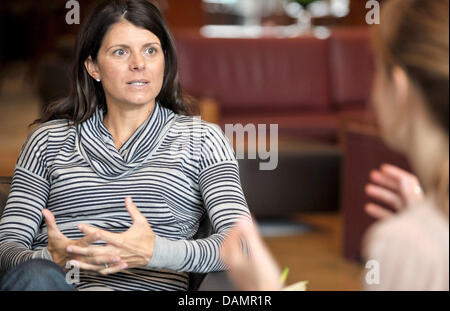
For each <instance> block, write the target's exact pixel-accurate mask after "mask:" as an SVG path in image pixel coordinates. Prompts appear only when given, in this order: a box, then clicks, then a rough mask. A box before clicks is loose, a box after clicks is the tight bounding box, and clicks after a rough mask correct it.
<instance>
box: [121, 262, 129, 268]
mask: <svg viewBox="0 0 450 311" xmlns="http://www.w3.org/2000/svg"><path fill="white" fill-rule="evenodd" d="M127 267H128V265H127V264H126V263H124V264H122V265H121V266H120V269H126V268H127Z"/></svg>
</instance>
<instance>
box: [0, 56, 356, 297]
mask: <svg viewBox="0 0 450 311" xmlns="http://www.w3.org/2000/svg"><path fill="white" fill-rule="evenodd" d="M21 69H23V67H21V65H20V64H18V65H17V66H10V67H9V68H8V69H7V70H6V71H4V72H3V73H2V76H4V77H6V79H3V81H1V82H0V142H1V143H0V176H10V175H12V174H13V171H14V165H15V161H16V159H17V156H18V154H19V152H20V149H21V146H22V144H23V143H24V142H25V140H26V138H27V136H28V134H29V132H30V129H29V128H28V125H29V124H30V123H32V122H33V121H34V119H36V118H37V116H38V113H39V100H38V98H37V96H36V94H35V93H34V91H33V87H32V82H31V81H29V80H30V79H26V78H25V77H26V75H24V74H23V72H24V71H23V70H21ZM294 219H295V220H296V221H300V222H302V223H306V224H308V225H309V226H310V227H311V228H312V230H310V231H307V232H305V233H302V234H296V235H291V236H283V237H270V238H269V237H266V238H265V239H264V240H265V242H266V243H267V245H268V247H269V249H270V250H271V251H272V253H273V255H274V257H275V259H276V260H277V261H278V263H279V264H280V267H281V268H284V267H288V268H289V270H290V272H289V275H288V278H287V282H286V284H287V285H290V284H293V283H296V282H298V281H304V280H307V281H308V282H309V283H308V290H331V291H346V290H359V289H360V288H361V285H360V284H361V283H360V281H361V275H362V273H363V272H364V268H363V266H362V265H361V264H359V263H356V262H353V261H349V260H346V259H345V258H344V257H343V255H342V253H343V252H342V222H341V216H340V214H339V212H320V213H319V212H317V213H298V214H296V215H294Z"/></svg>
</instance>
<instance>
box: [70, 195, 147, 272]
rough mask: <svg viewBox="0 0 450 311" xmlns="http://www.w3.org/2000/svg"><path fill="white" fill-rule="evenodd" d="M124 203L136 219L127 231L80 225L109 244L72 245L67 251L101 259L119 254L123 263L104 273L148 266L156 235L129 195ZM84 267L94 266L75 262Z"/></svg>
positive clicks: (106, 269)
mask: <svg viewBox="0 0 450 311" xmlns="http://www.w3.org/2000/svg"><path fill="white" fill-rule="evenodd" d="M125 206H126V209H127V211H128V213H129V214H130V216H131V219H132V220H133V225H132V226H131V227H130V228H129V229H128V230H127V231H125V232H122V233H111V232H108V231H106V230H102V229H99V228H95V227H92V226H88V225H86V224H80V225H79V226H78V228H79V229H80V230H81V231H82V232H84V233H86V234H88V235H95V234H97V235H98V237H99V239H100V240H102V241H105V242H107V243H108V245H106V246H82V245H71V246H69V247H68V249H67V251H68V252H69V253H70V254H73V255H77V256H85V257H87V258H91V259H92V260H93V261H94V262H98V258H109V257H114V256H116V257H120V259H121V261H120V263H118V264H116V265H113V266H111V267H109V266H108V265H104V267H103V268H102V269H100V270H97V271H99V272H100V273H101V274H111V273H116V272H119V271H121V270H123V269H126V268H136V267H145V266H146V265H147V264H148V263H149V262H150V259H151V258H152V255H153V248H154V244H155V238H156V235H155V233H154V232H153V230H152V228H151V227H150V225H149V224H148V222H147V219H146V218H145V217H144V216H143V215H142V214H141V213H140V212H139V209H138V208H137V207H136V205H134V203H133V201H132V200H131V198H130V197H127V198H126V199H125ZM73 263H75V264H77V265H78V266H79V267H80V268H81V269H91V268H93V267H92V264H91V263H90V262H76V261H75V262H73Z"/></svg>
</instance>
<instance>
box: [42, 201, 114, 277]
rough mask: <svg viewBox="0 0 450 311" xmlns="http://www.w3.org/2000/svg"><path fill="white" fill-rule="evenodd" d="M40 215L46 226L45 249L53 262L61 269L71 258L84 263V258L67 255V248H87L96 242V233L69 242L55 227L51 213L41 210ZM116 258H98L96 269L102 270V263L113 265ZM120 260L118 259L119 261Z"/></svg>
mask: <svg viewBox="0 0 450 311" xmlns="http://www.w3.org/2000/svg"><path fill="white" fill-rule="evenodd" d="M42 214H43V215H44V219H45V224H46V225H47V237H48V245H47V249H48V251H49V252H50V254H51V256H52V259H53V261H54V262H55V263H56V264H57V265H59V266H60V267H62V268H63V269H64V268H65V266H66V262H67V261H68V260H69V259H71V258H73V259H77V260H78V261H84V260H85V258H84V256H76V257H73V256H70V254H69V253H67V251H66V250H67V247H69V246H80V247H87V246H89V245H91V244H92V243H94V242H95V241H98V240H99V238H100V236H99V235H97V234H96V233H92V234H88V235H87V236H85V237H83V238H82V239H79V240H71V239H69V238H68V237H66V236H65V235H64V234H62V233H61V231H60V230H59V229H58V226H57V225H56V221H55V217H54V216H53V214H52V212H50V211H49V210H48V209H44V210H42ZM116 257H117V256H115V257H111V256H105V257H102V258H98V260H99V262H98V264H100V266H98V268H102V267H103V265H104V263H108V264H109V263H114V262H117V260H118V259H117V258H116ZM119 260H120V259H119Z"/></svg>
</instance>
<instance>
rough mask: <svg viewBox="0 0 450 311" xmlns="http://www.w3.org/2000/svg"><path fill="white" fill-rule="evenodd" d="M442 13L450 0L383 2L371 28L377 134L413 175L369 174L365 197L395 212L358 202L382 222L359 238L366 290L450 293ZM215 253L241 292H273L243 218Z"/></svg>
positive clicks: (263, 252) (271, 275)
mask: <svg viewBox="0 0 450 311" xmlns="http://www.w3.org/2000/svg"><path fill="white" fill-rule="evenodd" d="M448 10H449V1H448V0H433V1H419V0H391V1H389V2H387V3H386V4H385V6H384V7H383V14H382V19H381V24H380V25H379V26H377V27H376V28H375V32H374V46H375V54H376V62H377V74H376V79H375V85H374V93H373V99H374V106H375V109H376V112H377V116H378V120H379V123H380V127H381V131H382V135H383V137H384V139H385V142H386V143H387V144H388V145H389V146H390V147H392V148H393V149H394V150H397V151H400V152H402V153H403V154H405V155H406V156H407V157H408V159H409V162H410V163H411V164H412V167H413V170H414V172H415V173H416V174H417V177H418V178H416V177H415V176H412V175H410V174H408V173H406V172H404V171H399V170H398V168H396V167H393V166H389V165H388V166H386V165H384V166H382V168H381V169H380V170H378V171H374V172H372V174H371V176H370V178H371V181H372V182H376V183H377V184H378V185H377V186H375V185H374V184H369V185H367V187H366V192H367V194H369V195H370V196H372V197H373V198H376V199H381V200H382V201H384V202H385V203H388V204H389V205H390V206H391V207H393V208H394V209H396V210H397V211H398V212H397V213H395V214H394V213H392V212H391V211H388V210H385V209H383V208H382V207H380V206H377V205H374V204H368V205H367V206H366V207H365V209H366V211H367V212H368V213H369V214H370V215H372V216H375V217H376V218H379V219H380V221H378V222H377V223H376V224H374V225H373V226H372V227H371V228H369V230H368V232H367V233H366V236H365V239H364V247H363V257H364V258H365V259H366V260H376V262H378V264H379V277H380V278H379V282H377V283H376V284H372V285H368V284H367V283H366V284H365V285H364V289H366V290H448V289H449V222H448V221H449V219H448V217H449V215H448V207H449V201H448V200H449V137H448V132H449V109H448V106H449V81H448V73H449V45H448V44H449V14H448ZM389 173H392V174H394V175H392V174H389ZM393 176H395V177H393ZM389 177H391V178H389ZM418 180H420V181H421V184H422V186H423V189H424V193H425V195H424V194H423V193H422V191H421V188H420V187H419V184H418ZM380 190H381V191H380ZM242 241H244V242H245V243H246V244H247V245H248V246H249V248H250V252H249V254H250V255H249V256H244V255H243V254H242V252H241V251H240V245H241V244H242V243H241V242H242ZM239 254H241V255H239ZM222 257H223V259H224V261H225V263H226V264H227V265H228V267H229V269H230V272H229V273H230V276H231V278H232V279H233V280H234V281H235V283H236V285H237V286H238V287H239V288H240V289H243V290H278V289H281V284H280V270H279V267H278V266H277V264H276V262H275V261H274V260H273V258H272V257H271V255H270V253H269V251H268V250H267V248H266V247H265V245H264V243H263V242H262V239H261V237H260V235H259V234H258V231H257V229H256V227H255V226H254V225H253V224H252V223H250V222H249V221H248V220H247V221H246V220H242V221H241V222H240V223H239V225H238V226H237V227H235V228H234V229H233V230H232V231H231V233H230V235H229V236H228V238H227V239H226V241H225V243H224V244H223V246H222Z"/></svg>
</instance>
